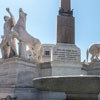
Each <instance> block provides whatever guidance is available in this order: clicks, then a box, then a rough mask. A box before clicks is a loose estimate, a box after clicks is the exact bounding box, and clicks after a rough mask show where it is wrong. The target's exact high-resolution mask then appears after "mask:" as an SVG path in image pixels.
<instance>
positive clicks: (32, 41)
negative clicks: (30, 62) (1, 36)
mask: <svg viewBox="0 0 100 100" xmlns="http://www.w3.org/2000/svg"><path fill="white" fill-rule="evenodd" d="M26 16H27V14H26V13H25V12H24V11H23V10H22V9H21V8H20V9H19V19H18V21H17V23H16V25H15V26H14V28H13V34H14V36H15V37H16V38H17V39H18V40H19V41H22V42H24V43H26V44H27V45H28V47H29V49H30V51H31V52H32V54H33V56H34V55H35V57H37V59H38V60H39V59H41V54H42V52H41V50H42V45H41V42H40V41H39V40H38V39H36V38H34V37H33V36H31V35H30V34H29V33H28V32H27V30H26Z"/></svg>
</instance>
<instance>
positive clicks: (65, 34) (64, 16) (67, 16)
mask: <svg viewBox="0 0 100 100" xmlns="http://www.w3.org/2000/svg"><path fill="white" fill-rule="evenodd" d="M74 24H75V18H74V17H73V11H72V10H71V1H70V0H61V7H60V10H59V15H58V16H57V43H67V44H74V43H75V25H74Z"/></svg>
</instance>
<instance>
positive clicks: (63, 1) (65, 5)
mask: <svg viewBox="0 0 100 100" xmlns="http://www.w3.org/2000/svg"><path fill="white" fill-rule="evenodd" d="M61 7H62V8H63V9H64V11H65V12H67V11H68V10H70V0H61Z"/></svg>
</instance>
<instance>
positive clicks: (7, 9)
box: [6, 8, 16, 27]
mask: <svg viewBox="0 0 100 100" xmlns="http://www.w3.org/2000/svg"><path fill="white" fill-rule="evenodd" d="M6 11H7V12H8V13H9V15H10V20H11V22H12V27H14V25H15V24H16V23H15V19H14V16H13V14H12V13H11V11H10V9H9V8H6Z"/></svg>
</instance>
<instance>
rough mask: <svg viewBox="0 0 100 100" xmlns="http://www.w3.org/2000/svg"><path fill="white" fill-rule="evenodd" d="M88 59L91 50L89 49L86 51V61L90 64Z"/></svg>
mask: <svg viewBox="0 0 100 100" xmlns="http://www.w3.org/2000/svg"><path fill="white" fill-rule="evenodd" d="M88 58H89V49H87V51H86V60H87V62H88Z"/></svg>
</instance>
